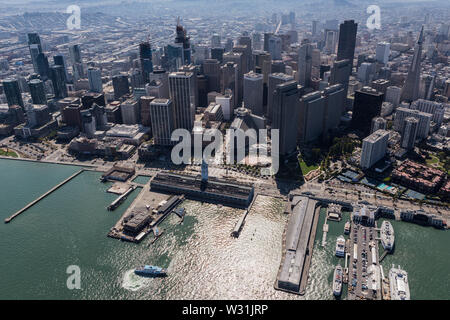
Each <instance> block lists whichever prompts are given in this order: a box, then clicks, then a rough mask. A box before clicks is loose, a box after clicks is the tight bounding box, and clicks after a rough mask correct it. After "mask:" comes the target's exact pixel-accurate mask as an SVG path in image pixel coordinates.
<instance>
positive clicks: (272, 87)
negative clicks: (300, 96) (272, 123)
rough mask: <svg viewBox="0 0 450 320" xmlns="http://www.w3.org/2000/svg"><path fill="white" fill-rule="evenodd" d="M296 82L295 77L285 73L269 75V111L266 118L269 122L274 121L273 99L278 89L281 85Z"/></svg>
mask: <svg viewBox="0 0 450 320" xmlns="http://www.w3.org/2000/svg"><path fill="white" fill-rule="evenodd" d="M292 80H294V77H293V76H290V75H287V74H284V73H272V74H270V75H269V84H268V92H267V110H266V116H267V118H268V119H269V120H272V116H273V114H272V112H273V99H274V95H275V91H276V88H277V86H278V85H279V84H282V83H285V82H289V81H292Z"/></svg>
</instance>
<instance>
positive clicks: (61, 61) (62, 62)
mask: <svg viewBox="0 0 450 320" xmlns="http://www.w3.org/2000/svg"><path fill="white" fill-rule="evenodd" d="M53 63H54V64H55V65H57V66H62V67H63V68H64V71H65V72H64V73H65V75H66V81H67V80H68V79H69V75H68V74H67V65H66V59H65V57H64V56H63V55H62V54H56V55H54V56H53Z"/></svg>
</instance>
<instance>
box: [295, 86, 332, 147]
mask: <svg viewBox="0 0 450 320" xmlns="http://www.w3.org/2000/svg"><path fill="white" fill-rule="evenodd" d="M325 102H326V101H325V97H324V96H322V94H321V93H320V92H319V91H315V92H311V93H309V94H306V95H304V96H303V97H302V98H301V99H300V112H299V116H298V118H297V119H298V134H297V136H298V140H299V141H300V142H301V143H309V142H312V141H314V140H317V139H318V138H320V136H321V134H323V132H324V130H323V129H324V127H323V126H324V118H325ZM292 121H294V119H292Z"/></svg>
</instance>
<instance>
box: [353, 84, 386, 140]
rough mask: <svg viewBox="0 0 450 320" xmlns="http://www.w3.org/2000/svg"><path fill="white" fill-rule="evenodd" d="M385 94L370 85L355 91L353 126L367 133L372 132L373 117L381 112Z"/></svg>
mask: <svg viewBox="0 0 450 320" xmlns="http://www.w3.org/2000/svg"><path fill="white" fill-rule="evenodd" d="M383 97H384V95H383V94H382V93H381V92H378V91H376V90H375V89H372V88H370V87H363V88H362V89H361V90H356V91H355V101H354V103H353V117H352V128H354V129H358V130H360V131H362V132H363V133H364V134H365V135H368V134H369V133H370V127H371V124H372V119H373V118H374V117H378V116H379V115H380V114H381V105H382V103H383Z"/></svg>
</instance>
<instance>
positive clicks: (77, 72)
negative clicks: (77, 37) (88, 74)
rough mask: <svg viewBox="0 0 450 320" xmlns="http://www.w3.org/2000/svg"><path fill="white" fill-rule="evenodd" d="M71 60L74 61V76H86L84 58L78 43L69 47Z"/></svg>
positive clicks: (78, 77)
mask: <svg viewBox="0 0 450 320" xmlns="http://www.w3.org/2000/svg"><path fill="white" fill-rule="evenodd" d="M69 55H70V61H71V62H72V70H73V76H74V78H75V79H76V80H78V79H81V78H83V77H84V69H83V60H82V59H81V50H80V46H79V45H78V44H75V45H73V46H70V47H69Z"/></svg>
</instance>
